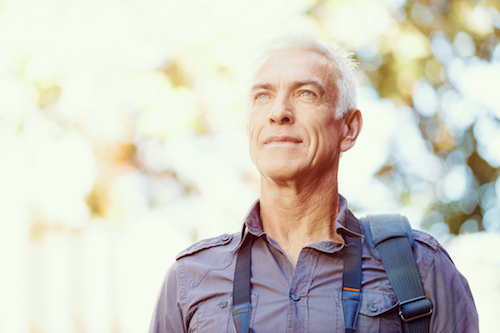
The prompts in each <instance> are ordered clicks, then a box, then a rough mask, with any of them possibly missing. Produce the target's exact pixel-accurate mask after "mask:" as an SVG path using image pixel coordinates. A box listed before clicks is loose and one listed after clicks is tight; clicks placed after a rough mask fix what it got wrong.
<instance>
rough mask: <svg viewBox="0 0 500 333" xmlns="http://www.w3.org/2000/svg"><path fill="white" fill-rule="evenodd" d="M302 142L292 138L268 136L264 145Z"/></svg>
mask: <svg viewBox="0 0 500 333" xmlns="http://www.w3.org/2000/svg"><path fill="white" fill-rule="evenodd" d="M301 142H302V140H300V139H297V138H294V137H292V136H270V137H268V138H267V139H266V140H265V141H264V144H272V143H301Z"/></svg>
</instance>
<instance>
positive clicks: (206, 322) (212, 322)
mask: <svg viewBox="0 0 500 333" xmlns="http://www.w3.org/2000/svg"><path fill="white" fill-rule="evenodd" d="M251 302H252V313H251V316H250V327H252V326H253V320H254V318H255V314H256V311H257V302H258V295H257V294H252V295H251ZM232 309H233V298H232V296H229V297H228V296H221V297H212V298H210V299H207V300H205V301H203V302H201V303H200V305H199V306H198V310H197V311H196V313H195V317H196V324H195V325H192V326H191V327H190V329H189V332H193V333H194V332H196V333H213V332H221V333H224V332H227V333H235V330H234V324H233V314H232Z"/></svg>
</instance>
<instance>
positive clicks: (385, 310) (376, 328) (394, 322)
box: [355, 290, 403, 333]
mask: <svg viewBox="0 0 500 333" xmlns="http://www.w3.org/2000/svg"><path fill="white" fill-rule="evenodd" d="M397 308H398V301H397V299H396V296H395V295H394V294H392V293H387V292H379V291H364V290H363V292H362V294H361V308H360V310H359V316H358V322H357V325H356V331H355V332H363V333H379V332H383V333H392V332H403V329H402V327H401V319H400V318H399V315H398V311H397Z"/></svg>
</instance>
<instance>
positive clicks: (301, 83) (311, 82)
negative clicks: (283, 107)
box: [292, 79, 326, 94]
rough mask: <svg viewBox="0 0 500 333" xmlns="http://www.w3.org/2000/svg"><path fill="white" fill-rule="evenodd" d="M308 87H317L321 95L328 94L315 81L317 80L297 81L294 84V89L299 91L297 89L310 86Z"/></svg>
mask: <svg viewBox="0 0 500 333" xmlns="http://www.w3.org/2000/svg"><path fill="white" fill-rule="evenodd" d="M308 85H312V86H315V87H316V88H317V89H319V90H320V93H321V94H324V93H325V92H326V89H325V87H324V86H323V85H322V84H321V83H320V82H319V81H318V80H315V79H308V80H302V81H296V82H294V83H293V84H292V88H293V89H297V88H300V87H303V86H308Z"/></svg>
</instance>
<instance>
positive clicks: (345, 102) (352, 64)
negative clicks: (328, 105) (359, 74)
mask: <svg viewBox="0 0 500 333" xmlns="http://www.w3.org/2000/svg"><path fill="white" fill-rule="evenodd" d="M290 49H304V50H310V51H313V52H316V53H318V54H320V55H322V56H324V57H326V58H327V59H328V61H329V62H330V63H331V64H332V65H333V66H334V67H335V68H336V69H337V70H336V71H334V72H333V73H332V75H333V76H334V77H333V82H335V86H336V89H337V92H338V96H337V100H336V104H335V105H336V110H335V119H340V118H342V117H343V116H344V115H345V114H346V113H347V112H348V111H350V110H355V109H356V108H357V104H356V78H355V77H354V71H355V69H356V67H357V63H356V61H355V60H354V59H353V58H352V57H353V53H352V52H349V51H347V50H346V49H345V48H343V47H342V46H340V45H339V43H338V42H334V43H326V42H323V41H321V40H320V39H319V38H318V37H316V36H314V35H306V34H302V35H286V36H282V37H279V38H277V39H274V40H272V41H271V42H269V43H268V44H265V45H264V46H263V47H262V49H261V52H260V54H259V56H258V57H257V59H256V60H257V61H256V68H257V67H258V66H259V65H260V64H262V62H264V60H266V59H267V58H268V57H269V56H270V55H272V54H273V53H275V52H278V51H285V50H290Z"/></svg>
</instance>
